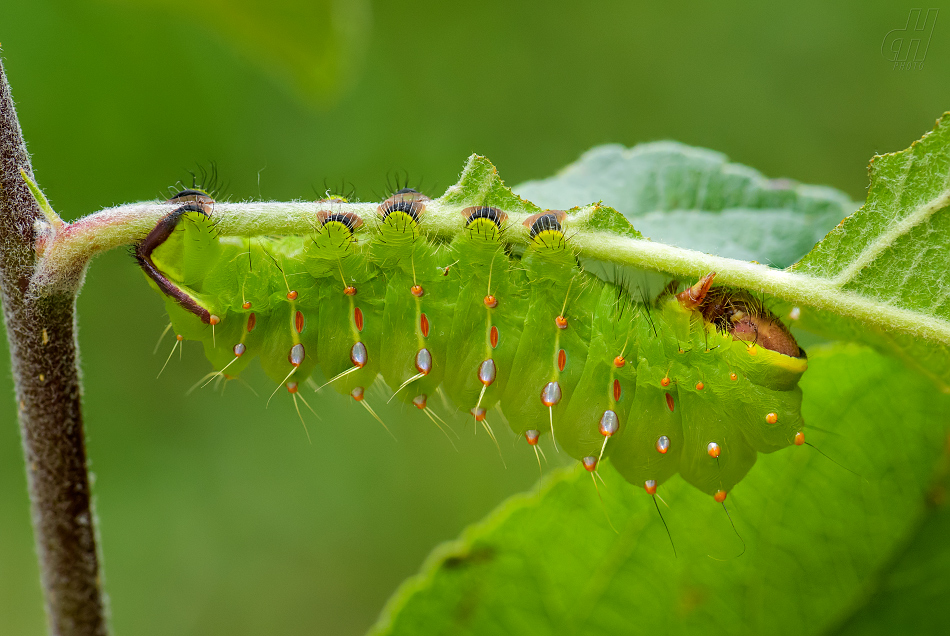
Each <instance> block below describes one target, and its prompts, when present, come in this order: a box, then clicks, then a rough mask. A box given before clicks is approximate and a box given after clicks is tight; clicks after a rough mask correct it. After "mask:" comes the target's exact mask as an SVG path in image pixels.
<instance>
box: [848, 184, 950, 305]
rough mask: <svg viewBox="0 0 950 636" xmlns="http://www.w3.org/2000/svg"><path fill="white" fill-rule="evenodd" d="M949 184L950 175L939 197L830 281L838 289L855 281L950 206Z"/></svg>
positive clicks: (891, 229) (894, 227) (883, 235)
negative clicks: (917, 229) (878, 260)
mask: <svg viewBox="0 0 950 636" xmlns="http://www.w3.org/2000/svg"><path fill="white" fill-rule="evenodd" d="M948 184H950V174H948V175H947V178H946V179H945V180H944V188H943V189H942V190H941V191H940V194H939V195H937V196H936V197H934V198H933V199H930V200H929V201H927V202H926V203H923V204H922V205H919V206H918V207H917V208H916V209H915V210H914V211H913V212H912V213H910V214H908V215H906V216H905V217H904V218H902V219H901V220H899V221H898V222H897V223H894V224H892V225H891V226H890V227H889V228H888V229H887V231H885V232H882V233H881V234H879V235H878V236H877V238H876V239H875V240H873V241H872V242H871V243H869V244H868V245H867V246H866V247H865V248H864V249H863V250H862V251H861V253H860V254H858V256H857V257H856V258H855V259H854V260H853V261H851V263H849V264H848V266H847V267H845V268H844V269H843V270H841V271H840V272H839V273H838V274H837V275H836V276H834V277H833V278H831V279H830V281H831V283H832V284H833V285H834V286H836V287H843V286H844V285H846V284H847V283H849V282H850V281H851V280H853V279H854V277H855V276H857V274H858V272H860V271H861V270H862V269H864V268H865V267H867V266H868V265H870V264H871V263H872V262H874V260H876V259H877V257H878V256H880V255H881V253H882V252H884V250H886V249H888V248H889V247H891V246H892V245H893V244H894V243H895V242H896V241H897V239H899V238H900V237H902V236H904V235H906V234H908V233H910V231H911V230H913V229H914V228H915V227H917V226H918V225H920V224H922V223H924V222H925V221H927V220H928V219H930V217H932V216H933V215H934V214H935V213H937V212H939V211H940V210H942V209H943V208H945V207H947V206H948V205H950V187H947V186H948Z"/></svg>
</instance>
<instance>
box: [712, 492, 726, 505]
mask: <svg viewBox="0 0 950 636" xmlns="http://www.w3.org/2000/svg"><path fill="white" fill-rule="evenodd" d="M713 499H715V500H716V501H718V502H719V503H722V502H724V501H725V500H726V491H725V490H717V491H716V494H715V495H713Z"/></svg>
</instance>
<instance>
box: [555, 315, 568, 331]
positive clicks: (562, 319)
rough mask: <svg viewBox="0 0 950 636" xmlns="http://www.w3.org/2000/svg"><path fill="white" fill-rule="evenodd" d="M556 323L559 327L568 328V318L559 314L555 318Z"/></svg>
mask: <svg viewBox="0 0 950 636" xmlns="http://www.w3.org/2000/svg"><path fill="white" fill-rule="evenodd" d="M554 324H555V325H557V328H558V329H567V318H565V317H564V316H558V317H557V318H555V319H554Z"/></svg>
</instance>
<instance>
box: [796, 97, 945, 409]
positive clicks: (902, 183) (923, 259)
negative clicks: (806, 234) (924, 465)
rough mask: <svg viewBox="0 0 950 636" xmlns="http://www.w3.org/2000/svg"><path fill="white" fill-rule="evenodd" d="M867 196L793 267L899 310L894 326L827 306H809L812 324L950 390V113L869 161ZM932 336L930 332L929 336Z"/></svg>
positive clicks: (805, 317) (885, 309)
mask: <svg viewBox="0 0 950 636" xmlns="http://www.w3.org/2000/svg"><path fill="white" fill-rule="evenodd" d="M870 175H871V186H870V189H869V190H868V198H867V202H866V203H865V204H864V206H862V207H861V209H860V210H858V211H857V212H855V213H854V214H853V215H852V216H850V217H849V218H847V219H845V220H844V221H843V222H842V223H841V224H840V225H839V226H838V227H836V228H835V229H834V230H832V231H831V232H830V233H829V234H828V236H827V237H825V239H824V240H823V241H821V242H820V243H819V244H818V245H816V246H815V248H814V249H813V250H812V251H811V252H810V253H809V254H808V255H807V256H806V257H805V258H803V259H802V260H801V261H800V262H798V263H796V264H795V265H794V266H793V268H792V269H793V270H794V271H796V272H800V273H803V274H807V275H808V276H811V277H815V278H819V279H822V280H824V281H827V283H828V284H830V285H831V286H832V287H833V288H835V289H838V290H840V291H841V294H842V296H844V295H845V294H847V295H850V296H854V297H859V298H862V299H865V300H866V301H867V302H868V303H870V304H871V306H876V307H878V308H879V310H880V312H881V314H884V313H892V314H898V313H899V314H901V315H902V321H903V322H905V323H907V327H906V328H905V329H903V330H900V331H897V332H895V331H893V330H892V329H888V328H887V326H885V325H881V324H874V323H873V322H872V323H871V324H867V321H856V320H854V318H853V317H841V316H837V315H835V314H833V313H828V312H814V311H808V312H803V313H802V322H801V325H802V326H803V327H805V328H808V329H811V330H814V331H817V332H820V333H824V334H826V335H829V336H832V337H837V338H848V339H853V340H860V341H863V342H867V343H869V344H871V345H872V346H874V347H876V348H878V349H880V350H882V351H887V352H891V353H895V354H897V355H898V356H899V357H901V359H903V360H904V361H905V362H906V363H907V364H909V365H910V366H912V367H914V368H916V369H918V370H919V371H922V372H923V373H925V374H926V375H928V376H929V377H930V378H931V379H932V380H934V381H935V382H936V383H937V385H938V386H939V387H940V388H941V389H942V390H944V391H950V337H946V336H944V337H940V336H939V335H937V334H940V333H943V334H947V333H950V283H948V281H947V262H948V261H947V253H948V251H947V250H948V248H950V113H948V114H945V115H944V116H943V117H942V118H941V119H940V120H938V121H937V125H936V127H935V128H934V130H933V132H931V133H929V134H927V135H925V136H924V137H923V138H922V139H920V140H919V141H915V142H914V143H913V144H912V145H911V147H910V148H908V149H907V150H902V151H901V152H895V153H891V154H887V155H878V156H876V157H874V158H873V159H872V160H871V167H870ZM924 334H927V335H924Z"/></svg>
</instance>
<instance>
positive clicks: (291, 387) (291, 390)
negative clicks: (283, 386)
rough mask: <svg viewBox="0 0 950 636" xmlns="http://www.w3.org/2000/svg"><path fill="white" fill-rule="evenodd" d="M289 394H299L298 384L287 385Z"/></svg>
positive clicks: (290, 383)
mask: <svg viewBox="0 0 950 636" xmlns="http://www.w3.org/2000/svg"><path fill="white" fill-rule="evenodd" d="M287 392H288V393H296V392H297V383H296V382H288V383H287Z"/></svg>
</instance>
